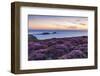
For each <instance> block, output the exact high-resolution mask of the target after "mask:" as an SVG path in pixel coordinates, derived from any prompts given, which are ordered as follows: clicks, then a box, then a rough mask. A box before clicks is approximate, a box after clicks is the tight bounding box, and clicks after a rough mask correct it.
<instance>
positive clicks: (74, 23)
mask: <svg viewBox="0 0 100 76" xmlns="http://www.w3.org/2000/svg"><path fill="white" fill-rule="evenodd" d="M28 27H29V29H33V30H87V29H88V18H87V17H74V16H46V15H29V16H28Z"/></svg>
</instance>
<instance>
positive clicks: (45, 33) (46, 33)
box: [41, 32, 50, 35]
mask: <svg viewBox="0 0 100 76" xmlns="http://www.w3.org/2000/svg"><path fill="white" fill-rule="evenodd" d="M48 34H50V33H49V32H44V33H42V34H41V35H48Z"/></svg>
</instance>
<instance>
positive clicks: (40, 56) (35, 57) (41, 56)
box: [28, 52, 46, 60]
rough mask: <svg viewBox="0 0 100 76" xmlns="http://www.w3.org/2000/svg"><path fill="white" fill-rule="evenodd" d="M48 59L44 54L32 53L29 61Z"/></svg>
mask: <svg viewBox="0 0 100 76" xmlns="http://www.w3.org/2000/svg"><path fill="white" fill-rule="evenodd" d="M45 59H46V55H45V54H43V53H39V52H38V53H35V52H34V53H31V54H30V55H29V57H28V60H45Z"/></svg>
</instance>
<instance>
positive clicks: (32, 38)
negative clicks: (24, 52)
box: [28, 34, 38, 42]
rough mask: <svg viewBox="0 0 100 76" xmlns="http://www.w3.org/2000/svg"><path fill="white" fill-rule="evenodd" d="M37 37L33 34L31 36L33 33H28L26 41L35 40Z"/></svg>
mask: <svg viewBox="0 0 100 76" xmlns="http://www.w3.org/2000/svg"><path fill="white" fill-rule="evenodd" d="M37 40H38V39H37V38H36V37H35V36H33V35H31V34H29V35H28V41H29V42H30V41H37Z"/></svg>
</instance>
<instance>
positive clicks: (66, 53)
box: [28, 35, 88, 60]
mask: <svg viewBox="0 0 100 76" xmlns="http://www.w3.org/2000/svg"><path fill="white" fill-rule="evenodd" d="M87 57H88V37H87V36H80V37H70V38H52V39H46V40H38V39H37V38H36V37H35V36H33V35H29V36H28V60H53V59H80V58H87Z"/></svg>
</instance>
